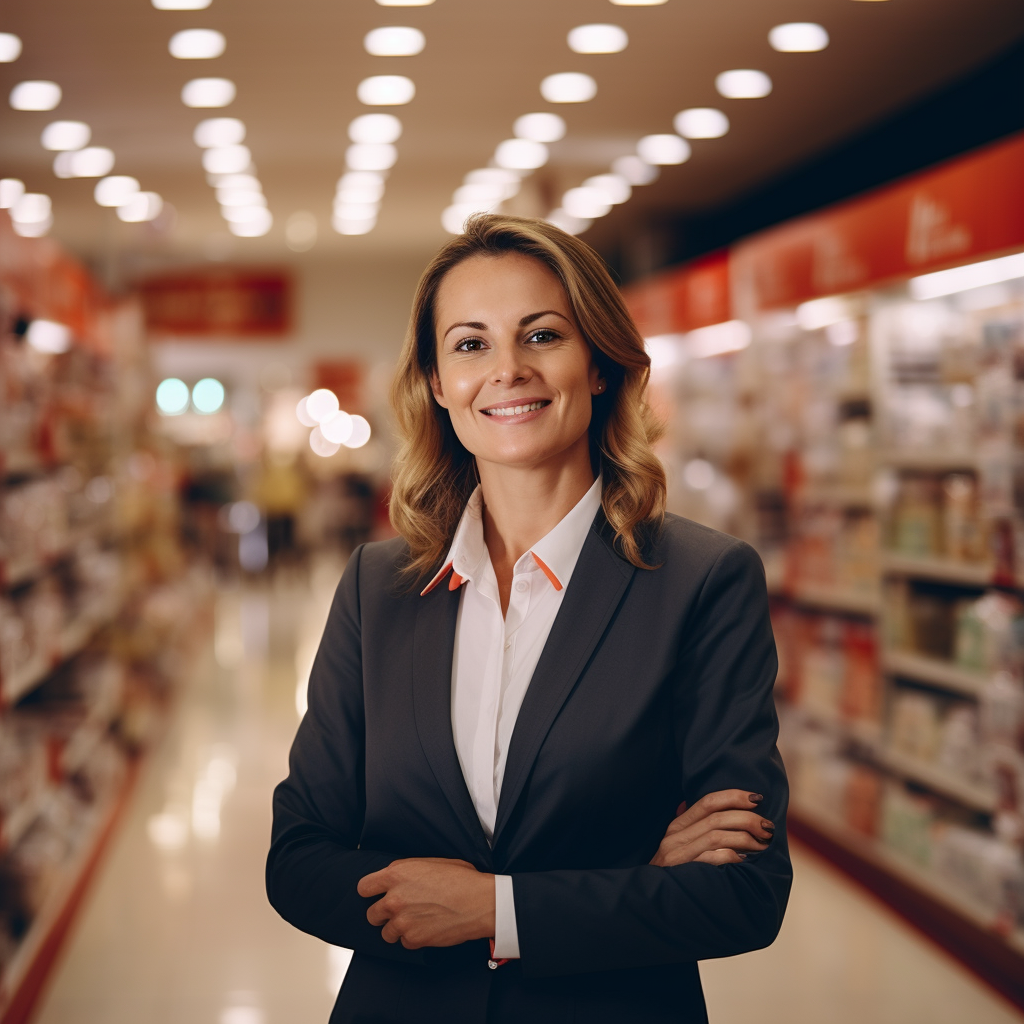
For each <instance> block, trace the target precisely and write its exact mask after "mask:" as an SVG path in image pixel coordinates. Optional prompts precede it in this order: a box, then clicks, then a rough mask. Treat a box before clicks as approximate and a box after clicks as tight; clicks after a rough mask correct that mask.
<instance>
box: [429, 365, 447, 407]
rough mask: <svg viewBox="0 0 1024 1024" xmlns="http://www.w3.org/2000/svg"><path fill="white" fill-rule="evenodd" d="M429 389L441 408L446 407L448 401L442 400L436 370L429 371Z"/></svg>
mask: <svg viewBox="0 0 1024 1024" xmlns="http://www.w3.org/2000/svg"><path fill="white" fill-rule="evenodd" d="M430 390H431V392H432V393H433V395H434V401H435V402H437V404H438V405H439V406H441V408H442V409H447V408H448V403H447V402H446V401H445V400H444V392H443V391H442V390H441V378H440V377H438V375H437V370H431V371H430Z"/></svg>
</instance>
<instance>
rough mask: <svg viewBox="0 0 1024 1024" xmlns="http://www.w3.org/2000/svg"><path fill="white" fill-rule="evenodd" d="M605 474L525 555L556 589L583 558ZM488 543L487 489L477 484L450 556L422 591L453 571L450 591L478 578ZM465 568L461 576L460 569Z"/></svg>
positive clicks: (424, 591) (453, 540)
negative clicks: (485, 516) (484, 512)
mask: <svg viewBox="0 0 1024 1024" xmlns="http://www.w3.org/2000/svg"><path fill="white" fill-rule="evenodd" d="M601 490H602V485H601V477H600V476H598V478H597V479H596V480H595V481H594V482H593V484H591V486H590V489H589V490H588V491H587V493H586V494H584V495H583V497H582V498H580V500H579V501H578V502H577V503H576V504H575V505H574V506H573V508H572V509H571V510H570V511H569V512H568V513H567V514H566V516H565V517H564V518H563V519H562V520H561V522H559V523H558V525H557V526H555V527H554V529H552V530H551V531H550V532H548V533H547V534H545V536H543V537H542V538H541V539H540V540H539V541H537V543H536V544H534V545H533V547H532V548H531V549H530V550H529V551H528V552H527V553H526V555H524V556H523V557H524V558H526V557H532V559H533V561H534V562H535V563H536V565H537V568H539V569H540V570H541V572H543V573H544V575H545V576H546V577H547V578H548V580H549V581H550V583H551V585H552V586H553V587H554V588H555V590H562V589H564V588H565V587H566V586H567V585H568V583H569V578H570V577H571V576H572V572H573V569H574V568H575V567H576V562H577V561H578V560H579V557H580V552H581V551H582V550H583V544H584V542H585V541H586V539H587V533H588V532H589V530H590V527H591V524H592V523H593V522H594V516H596V515H597V510H598V509H599V508H600V507H601ZM489 557H490V556H489V555H488V553H487V547H486V545H485V544H484V530H483V491H481V489H480V486H479V485H477V487H476V489H475V490H474V491H473V493H472V494H471V495H470V497H469V501H468V502H467V503H466V508H465V511H464V512H463V513H462V518H461V519H460V520H459V525H458V527H457V529H456V530H455V537H454V538H453V539H452V545H451V547H450V548H449V549H448V555H447V557H446V558H445V560H444V563H443V565H442V567H441V569H440V571H439V572H438V573H437V575H435V576H434V578H433V579H432V580H431V581H430V582H429V583H428V584H427V585H426V587H424V589H423V590H422V591H421V592H420V596H421V597H422V596H423V595H424V594H429V593H430V591H431V590H433V589H434V587H436V586H437V585H438V584H439V583H440V582H441V581H442V580H443V579H444V578H445V577H446V576H447V575H448V573H449V572H451V574H452V576H451V579H450V580H449V581H448V589H449V590H458V588H459V587H460V586H462V584H463V583H465V582H466V580H467V579H471V578H475V577H476V575H477V573H478V571H479V569H480V567H481V563H482V561H483V560H484V559H487V558H489ZM460 569H461V570H462V571H463V573H464V575H461V574H460V573H459V571H458V570H460Z"/></svg>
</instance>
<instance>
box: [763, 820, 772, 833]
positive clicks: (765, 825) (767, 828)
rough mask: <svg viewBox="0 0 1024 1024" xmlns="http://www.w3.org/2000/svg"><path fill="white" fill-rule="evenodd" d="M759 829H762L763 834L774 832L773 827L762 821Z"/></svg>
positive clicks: (769, 823)
mask: <svg viewBox="0 0 1024 1024" xmlns="http://www.w3.org/2000/svg"><path fill="white" fill-rule="evenodd" d="M761 828H763V829H764V830H765V832H772V833H774V832H775V826H774V825H773V824H772V823H771V822H770V821H762V822H761Z"/></svg>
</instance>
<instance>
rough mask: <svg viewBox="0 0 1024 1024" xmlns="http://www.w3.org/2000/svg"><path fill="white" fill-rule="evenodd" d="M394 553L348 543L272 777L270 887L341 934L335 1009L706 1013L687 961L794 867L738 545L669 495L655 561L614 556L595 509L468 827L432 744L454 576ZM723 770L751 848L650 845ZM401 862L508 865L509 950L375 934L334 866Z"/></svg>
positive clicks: (319, 927)
mask: <svg viewBox="0 0 1024 1024" xmlns="http://www.w3.org/2000/svg"><path fill="white" fill-rule="evenodd" d="M405 551H406V548H405V544H404V542H403V541H400V540H394V541H386V542H384V543H378V544H367V545H365V546H363V547H361V548H359V549H358V550H357V551H356V552H355V554H354V555H353V556H352V559H351V560H350V562H349V564H348V567H347V568H346V570H345V574H344V576H343V578H342V580H341V583H340V585H339V587H338V591H337V594H336V596H335V598H334V603H333V606H332V608H331V612H330V617H329V618H328V621H327V627H326V629H325V630H324V636H323V640H322V642H321V645H320V650H319V653H318V654H317V657H316V662H315V663H314V666H313V671H312V675H311V677H310V682H309V710H308V712H307V713H306V716H305V717H304V718H303V720H302V723H301V725H300V726H299V730H298V733H297V735H296V737H295V742H294V745H293V746H292V751H291V758H290V771H289V775H288V778H287V779H285V781H284V782H282V783H281V784H280V785H279V786H278V787H277V790H276V791H275V793H274V826H273V837H272V844H271V848H270V855H269V858H268V860H267V893H268V895H269V897H270V901H271V903H272V904H273V905H274V907H275V908H276V909H277V911H278V912H279V913H280V914H281V915H282V916H283V917H284V918H285V919H286V920H288V921H290V922H291V923H292V924H294V925H295V926H296V927H298V928H301V929H302V930H303V931H306V932H309V933H310V934H312V935H316V936H319V937H320V938H321V939H324V940H325V941H327V942H330V943H334V944H336V945H339V946H347V947H349V948H351V949H354V950H355V956H354V957H353V960H352V964H351V967H350V969H349V972H348V975H347V977H346V979H345V982H344V984H343V985H342V988H341V994H340V995H339V997H338V1001H337V1004H336V1005H335V1008H334V1012H333V1014H332V1015H331V1022H332V1024H341V1022H346V1024H347V1022H352V1024H356V1022H364V1024H370V1022H379V1024H385V1022H387V1024H397V1022H409V1024H413V1022H415V1024H429V1022H434V1021H436V1022H438V1024H442V1022H443V1024H461V1022H480V1024H484V1022H485V1021H487V1022H500V1024H545V1022H551V1024H556V1022H557V1024H571V1022H580V1024H602V1022H608V1024H622V1022H627V1021H628V1022H632V1021H636V1022H661V1021H666V1022H667V1021H687V1022H691V1021H692V1022H698V1021H699V1022H703V1021H705V1020H706V1019H707V1018H706V1012H705V1009H704V998H703V994H702V992H701V986H700V978H699V975H698V972H697V961H698V960H702V959H706V958H711V957H722V956H731V955H733V954H736V953H743V952H745V951H748V950H752V949H758V948H760V947H762V946H766V945H768V944H769V943H771V942H772V941H773V939H774V938H775V936H776V934H777V933H778V930H779V926H780V925H781V923H782V915H783V913H784V911H785V907H786V900H787V898H788V895H789V887H790V880H791V869H790V863H789V854H788V851H787V848H786V834H785V821H786V804H787V785H786V776H785V773H784V770H783V767H782V762H781V760H780V758H779V754H778V751H777V749H776V746H775V741H776V737H777V732H778V722H777V719H776V714H775V707H774V703H773V700H772V685H773V683H774V680H775V673H776V669H777V661H776V655H775V644H774V640H773V638H772V631H771V625H770V623H769V619H768V599H767V593H766V590H765V580H764V571H763V569H762V566H761V562H760V559H759V558H758V556H757V554H756V553H755V552H754V550H753V549H752V548H750V547H749V546H748V545H746V544H744V543H742V542H741V541H738V540H736V539H735V538H732V537H728V536H726V535H724V534H721V533H717V532H715V531H714V530H709V529H707V528H705V527H702V526H699V525H697V524H695V523H692V522H690V521H689V520H686V519H680V518H679V517H677V516H668V517H667V520H666V522H665V526H664V529H663V530H662V531H661V533H660V535H659V536H658V537H657V539H655V540H652V541H651V543H650V545H649V548H648V551H647V556H648V559H649V561H651V562H653V563H654V564H658V565H659V568H657V569H654V570H643V569H636V568H634V567H633V566H632V565H631V564H630V563H629V562H627V561H626V560H625V559H623V558H622V557H620V556H619V555H618V554H616V552H615V550H614V547H613V545H612V543H611V535H610V530H609V528H608V525H607V522H606V521H605V519H604V516H603V514H602V513H600V512H599V513H598V515H597V517H596V519H595V521H594V525H593V527H592V528H591V531H590V533H589V534H588V536H587V540H586V542H585V544H584V546H583V551H582V553H581V555H580V559H579V562H578V563H577V565H576V569H575V571H574V572H573V575H572V579H571V580H570V582H569V586H568V587H567V589H566V593H565V597H564V599H563V602H562V606H561V608H560V610H559V612H558V616H557V618H556V619H555V623H554V626H553V627H552V630H551V633H550V636H549V638H548V641H547V645H546V646H545V648H544V651H543V653H542V655H541V658H540V661H539V663H538V665H537V669H536V671H535V673H534V675H533V679H532V681H531V683H530V687H529V690H528V691H527V694H526V697H525V699H524V701H523V705H522V709H521V710H520V713H519V718H518V720H517V722H516V726H515V731H514V733H513V736H512V742H511V746H510V749H509V754H508V763H507V767H506V771H505V776H504V781H503V785H502V790H501V798H500V801H499V806H498V817H497V824H496V828H495V834H494V844H493V848H491V847H490V846H488V844H487V840H486V838H485V836H484V833H483V831H482V829H481V827H480V824H479V821H478V819H477V816H476V812H475V811H474V808H473V804H472V801H471V800H470V796H469V791H468V789H467V788H466V784H465V781H464V780H463V777H462V772H461V770H460V767H459V761H458V756H457V755H456V752H455V744H454V741H453V739H452V726H451V699H450V681H451V673H452V657H453V650H454V640H455V619H456V611H457V608H458V603H459V595H458V592H454V593H452V592H449V590H448V589H447V587H444V586H442V587H437V588H435V589H434V590H433V591H431V592H430V593H429V594H427V595H425V596H423V597H420V596H419V593H418V591H419V589H420V588H419V587H417V588H415V590H412V591H410V590H409V589H408V584H407V582H406V581H403V580H401V579H400V577H399V568H400V566H401V563H402V559H403V556H404V553H405ZM428 578H429V577H428ZM737 787H738V788H748V789H750V790H751V791H753V792H759V793H763V794H764V803H763V805H762V810H763V813H764V815H765V816H766V817H768V818H770V819H771V820H772V821H774V822H775V825H776V833H775V839H774V841H773V842H772V844H771V845H770V846H769V847H768V849H767V850H765V851H764V852H760V853H756V854H752V855H751V856H749V857H748V859H747V860H746V861H745V862H744V863H742V864H736V865H727V866H725V867H713V866H711V865H707V864H685V865H681V866H679V867H674V868H659V867H652V866H650V864H649V863H648V862H649V861H650V858H651V857H652V856H653V854H654V852H655V850H656V849H657V847H658V843H659V841H660V840H661V838H662V835H663V834H664V831H665V827H666V826H667V825H668V823H669V822H670V821H671V820H672V818H673V817H674V816H675V811H676V807H677V805H678V804H679V803H680V801H682V800H686V801H689V802H691V803H692V802H693V801H695V800H697V799H698V798H699V797H701V796H702V795H703V794H705V793H708V792H712V791H714V790H719V789H731V788H737ZM400 857H452V858H462V859H464V860H467V861H470V862H471V863H473V864H474V865H476V866H477V867H478V868H479V869H480V870H482V871H488V872H496V873H501V874H510V875H512V878H513V886H514V891H515V905H516V921H517V925H518V929H519V943H520V951H521V954H522V959H521V960H518V961H512V962H510V963H508V964H505V965H503V966H501V967H499V968H498V969H497V970H489V969H488V966H487V960H488V949H487V943H486V942H485V941H480V942H471V943H465V944H464V945H462V946H456V947H452V948H449V949H426V950H415V951H413V950H407V949H405V948H403V947H402V946H401V945H388V944H387V943H386V942H384V940H383V939H382V938H381V935H380V930H379V929H378V928H374V927H371V925H370V924H369V922H368V921H367V920H366V910H367V907H369V906H370V904H371V903H372V902H374V901H373V900H370V899H363V898H362V897H360V896H359V895H358V894H357V892H356V883H357V882H358V881H359V879H360V878H362V876H363V875H366V874H368V873H369V872H371V871H376V870H378V869H379V868H382V867H384V866H386V865H387V864H389V863H390V862H391V861H392V860H394V859H396V858H400Z"/></svg>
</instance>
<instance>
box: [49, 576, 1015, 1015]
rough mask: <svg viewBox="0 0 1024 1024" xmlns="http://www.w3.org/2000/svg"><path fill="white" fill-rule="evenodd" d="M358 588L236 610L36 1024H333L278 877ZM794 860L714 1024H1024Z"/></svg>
mask: <svg viewBox="0 0 1024 1024" xmlns="http://www.w3.org/2000/svg"><path fill="white" fill-rule="evenodd" d="M339 571H340V570H339V565H338V563H336V562H332V561H330V560H325V561H323V562H322V563H320V564H319V565H318V566H317V568H316V570H315V571H314V572H313V573H312V574H311V576H310V577H308V578H307V577H306V576H304V575H302V574H298V573H296V574H295V575H293V576H291V577H288V576H280V577H279V578H278V579H277V580H276V582H275V583H274V585H273V586H268V587H266V588H264V589H262V590H261V589H247V590H245V591H242V590H232V589H225V590H223V591H222V593H221V596H220V598H219V601H218V605H217V613H216V629H215V635H214V637H213V638H212V642H211V643H210V644H209V645H208V648H209V649H208V650H207V651H206V652H205V654H204V655H203V656H202V657H201V658H200V660H199V663H198V665H197V666H196V669H195V670H194V672H193V673H192V677H191V678H190V679H189V680H188V681H187V682H185V684H184V685H183V689H182V694H181V700H180V701H179V702H178V706H177V710H176V712H175V715H174V721H173V722H172V723H171V725H170V728H169V731H168V733H167V735H166V738H165V739H164V741H163V742H162V743H161V744H160V746H159V749H157V750H156V751H154V752H153V754H152V755H151V756H150V758H149V760H148V762H147V764H146V767H145V769H144V772H143V774H142V777H141V779H140V782H139V785H138V787H137V789H136V791H135V793H134V795H133V798H132V801H131V805H130V807H129V808H128V811H127V814H126V816H125V818H124V820H123V822H122V824H121V827H120V830H119V832H118V834H117V836H116V838H115V840H114V842H113V843H112V845H111V847H110V849H109V850H108V852H107V855H106V858H105V860H104V863H103V865H102V867H101V870H100V872H99V874H98V877H97V878H96V880H95V882H94V884H93V887H92V889H91V892H90V894H89V896H88V899H87V900H86V902H85V903H84V905H83V908H82V911H81V913H80V916H79V918H78V921H77V923H76V926H75V928H74V930H73V932H72V933H71V935H70V937H69V940H68V942H67V944H66V946H65V949H64V951H63V954H62V956H61V958H60V960H59V961H58V963H57V965H56V967H55V970H54V974H53V978H52V981H51V983H50V985H49V987H48V989H47V991H46V992H45V994H44V996H43V998H42V1000H41V1001H40V1005H39V1007H38V1012H37V1015H36V1017H35V1020H34V1024H323V1022H326V1020H327V1017H328V1015H329V1013H330V1008H331V1005H332V1002H333V999H334V995H335V994H336V992H337V989H338V986H339V985H340V983H341V979H342V977H343V975H344V971H345V967H346V964H347V954H346V952H345V951H344V950H338V949H335V948H332V947H329V946H327V945H325V944H324V943H322V942H320V941H319V940H317V939H314V938H311V937H310V936H308V935H303V934H301V933H300V932H297V931H295V930H294V929H293V928H291V927H289V926H288V925H287V924H285V923H284V922H283V921H282V920H280V919H279V918H278V917H277V915H276V914H275V913H274V911H273V910H271V908H270V907H269V906H268V904H267V902H266V898H265V896H264V892H263V860H264V855H265V852H266V844H267V837H268V834H269V828H270V793H271V789H272V787H273V785H274V784H275V783H276V782H277V781H278V780H279V779H280V778H281V777H282V775H283V774H284V771H285V764H286V758H287V750H288V745H289V742H290V739H291V735H292V733H293V732H294V730H295V726H296V724H297V722H298V714H299V709H300V708H301V706H302V702H303V696H304V682H305V678H306V674H307V673H308V670H309V665H310V663H311V661H312V657H313V654H314V652H315V649H316V643H317V640H318V638H319V633H320V631H321V629H322V627H323V622H324V619H325V617H326V611H327V606H328V603H329V601H330V596H331V593H332V590H333V585H334V583H335V582H336V580H337V578H338V573H339ZM794 859H795V863H796V883H795V885H794V889H793V897H792V901H791V903H790V908H789V913H788V915H787V917H786V922H785V925H784V927H783V930H782V934H781V936H780V937H779V939H778V941H777V942H776V943H775V944H774V945H773V946H772V947H771V948H770V949H767V950H763V951H761V952H758V953H751V954H748V955H746V956H742V957H735V958H732V959H729V960H720V961H710V962H707V963H704V964H702V966H701V973H702V975H703V978H704V983H705V989H706V992H707V1000H708V1006H709V1011H710V1016H711V1021H712V1024H749V1022H751V1021H757V1022H758V1024H776V1022H778V1024H805V1022H806V1024H854V1022H857V1024H862V1022H864V1021H870V1022H872V1024H916V1022H922V1024H924V1022H927V1024H963V1022H966V1021H970V1022H971V1024H1013V1022H1017V1024H1020V1022H1024V1016H1021V1015H1020V1014H1019V1013H1017V1012H1016V1011H1015V1010H1014V1009H1013V1008H1012V1007H1010V1006H1009V1005H1008V1004H1006V1003H1005V1002H1003V1001H1002V1000H1001V999H1000V998H999V997H998V996H996V995H994V994H993V993H992V992H991V991H990V990H989V989H988V988H986V987H985V986H984V985H983V984H981V983H980V982H979V981H977V980H976V979H975V978H974V977H973V976H972V975H971V974H970V973H969V972H967V971H966V970H964V969H963V968H962V967H960V966H959V964H958V963H956V962H955V961H953V960H952V959H950V958H949V957H947V956H945V955H944V954H943V953H942V952H941V951H939V950H938V949H936V948H935V947H933V946H932V945H931V944H929V943H928V942H926V941H925V940H923V939H922V938H920V937H919V936H918V935H917V934H916V933H915V932H913V931H912V930H911V929H909V928H908V927H907V926H905V925H904V924H903V923H902V922H901V921H900V920H899V919H898V918H896V917H895V916H894V915H893V914H891V913H889V912H888V911H887V910H886V909H885V907H883V906H882V905H880V904H879V903H877V902H876V901H874V900H873V899H871V898H870V897H867V896H865V895H864V893H863V892H862V891H861V890H860V889H858V888H857V887H855V886H853V885H851V884H850V883H849V882H847V881H846V880H845V879H844V878H843V877H842V876H840V875H839V874H838V873H837V872H835V871H834V870H833V869H832V868H830V867H829V866H828V865H827V864H825V863H823V862H822V861H820V860H819V859H817V858H816V857H815V856H814V855H813V854H811V853H808V852H806V851H804V850H802V849H796V850H794Z"/></svg>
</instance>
